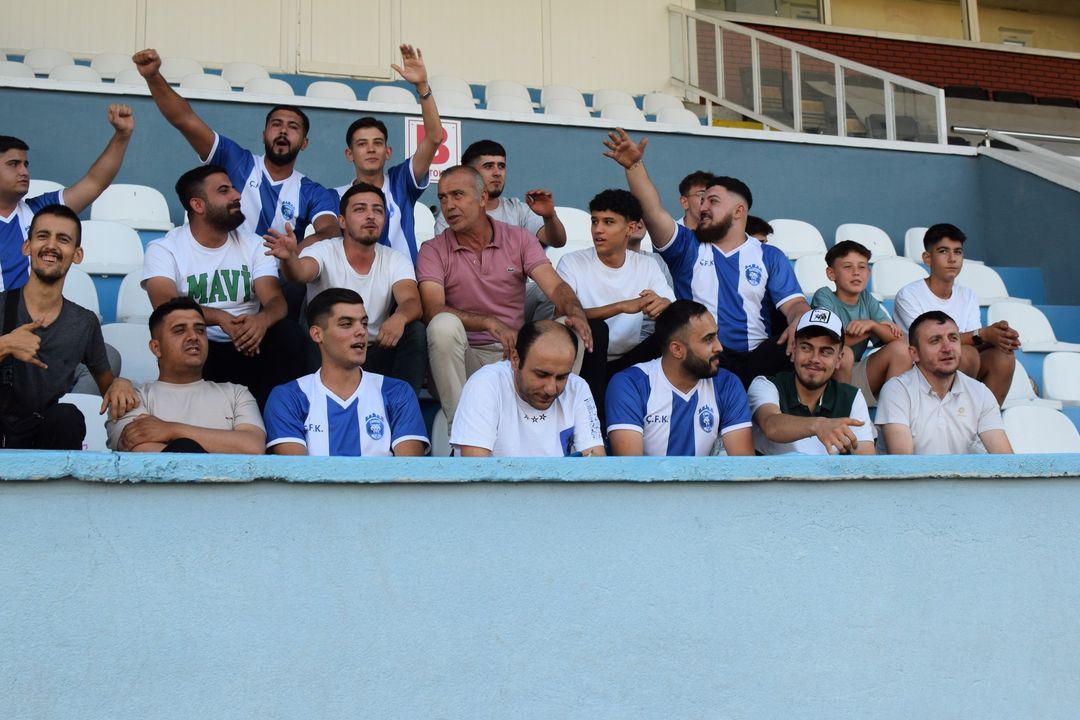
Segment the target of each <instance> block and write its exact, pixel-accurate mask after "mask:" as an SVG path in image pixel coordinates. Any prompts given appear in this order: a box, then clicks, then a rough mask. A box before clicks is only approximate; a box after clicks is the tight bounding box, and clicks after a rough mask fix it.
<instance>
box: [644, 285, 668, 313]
mask: <svg viewBox="0 0 1080 720" xmlns="http://www.w3.org/2000/svg"><path fill="white" fill-rule="evenodd" d="M670 304H671V301H670V300H668V299H667V298H666V297H664V296H663V295H657V294H656V293H655V292H654V291H652V290H649V289H645V290H642V291H641V312H643V313H645V317H647V318H649V319H650V320H655V319H656V317H657V316H658V315H659V314H660V313H662V312H664V310H666V309H667V306H668V305H670Z"/></svg>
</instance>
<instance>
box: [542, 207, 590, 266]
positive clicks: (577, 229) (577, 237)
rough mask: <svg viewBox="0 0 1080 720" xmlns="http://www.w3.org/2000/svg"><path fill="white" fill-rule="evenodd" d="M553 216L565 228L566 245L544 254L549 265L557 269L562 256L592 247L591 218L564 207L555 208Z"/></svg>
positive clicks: (586, 214) (574, 209) (583, 213)
mask: <svg viewBox="0 0 1080 720" xmlns="http://www.w3.org/2000/svg"><path fill="white" fill-rule="evenodd" d="M555 214H556V215H558V216H559V220H560V221H561V222H562V224H563V227H564V228H566V244H565V245H563V246H562V247H561V248H548V249H547V251H546V252H547V256H548V260H550V261H551V264H552V265H553V266H554V267H558V266H559V258H561V257H562V256H563V255H565V254H567V253H571V252H574V251H575V250H583V249H585V248H591V247H592V246H593V241H592V216H591V215H590V214H589V213H587V212H585V211H584V210H579V209H578V208H575V207H566V206H557V207H556V208H555Z"/></svg>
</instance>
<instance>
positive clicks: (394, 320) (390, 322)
mask: <svg viewBox="0 0 1080 720" xmlns="http://www.w3.org/2000/svg"><path fill="white" fill-rule="evenodd" d="M404 333H405V320H404V319H402V317H401V316H400V315H398V314H397V313H394V314H393V315H391V316H390V317H388V318H386V319H385V320H383V323H382V325H380V326H379V334H378V335H376V336H375V344H376V345H378V346H379V347H384V348H392V347H397V344H398V341H399V340H401V336H402V335H403V334H404Z"/></svg>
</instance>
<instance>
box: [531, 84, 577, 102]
mask: <svg viewBox="0 0 1080 720" xmlns="http://www.w3.org/2000/svg"><path fill="white" fill-rule="evenodd" d="M552 100H569V101H570V102H576V103H578V104H580V105H582V106H584V105H585V97H584V96H583V95H582V94H581V91H580V90H578V89H577V88H576V87H573V86H571V85H545V86H544V88H543V89H542V90H541V91H540V106H541V107H547V104H548V103H549V102H551V101H552Z"/></svg>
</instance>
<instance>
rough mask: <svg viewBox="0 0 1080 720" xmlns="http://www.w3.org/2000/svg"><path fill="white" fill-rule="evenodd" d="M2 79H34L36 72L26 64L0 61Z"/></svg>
mask: <svg viewBox="0 0 1080 720" xmlns="http://www.w3.org/2000/svg"><path fill="white" fill-rule="evenodd" d="M0 77H7V78H32V77H34V71H33V69H31V67H30V66H29V65H27V64H26V63H21V62H12V61H11V60H0Z"/></svg>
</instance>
